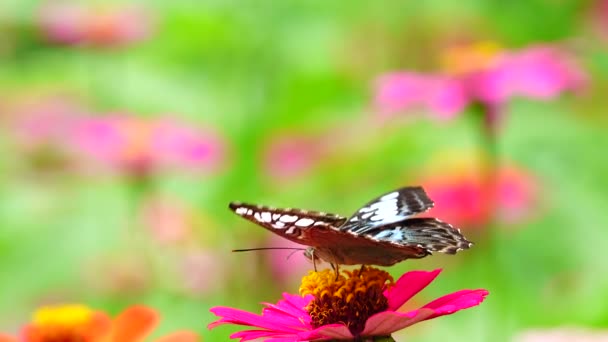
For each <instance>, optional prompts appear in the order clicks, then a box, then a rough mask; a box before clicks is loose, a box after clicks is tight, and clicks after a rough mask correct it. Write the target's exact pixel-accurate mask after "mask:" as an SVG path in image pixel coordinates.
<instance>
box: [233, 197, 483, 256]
mask: <svg viewBox="0 0 608 342" xmlns="http://www.w3.org/2000/svg"><path fill="white" fill-rule="evenodd" d="M432 207H433V202H432V201H431V200H430V199H429V198H428V196H427V195H426V193H425V192H424V190H423V189H422V188H421V187H404V188H401V189H397V190H395V191H392V192H389V193H387V194H384V195H382V196H380V197H378V198H376V199H374V200H372V201H370V202H369V203H367V204H366V205H365V206H363V207H362V208H360V209H359V210H358V211H357V212H356V213H355V214H354V215H352V216H351V217H350V218H346V217H342V216H340V215H335V214H328V213H324V212H317V211H307V210H301V209H291V208H288V209H277V208H272V207H267V206H259V205H252V204H244V203H240V202H233V203H230V209H231V210H233V211H234V212H235V213H236V214H237V215H240V216H242V217H244V218H245V219H247V220H249V221H252V222H254V223H256V224H258V225H261V226H262V227H264V228H266V229H268V230H270V231H272V232H274V233H276V234H278V235H280V236H282V237H284V238H286V239H289V240H291V241H294V242H296V243H299V244H302V245H306V246H310V247H309V248H308V249H307V252H306V253H305V255H307V256H308V257H309V258H310V259H313V260H315V259H321V260H325V261H327V262H329V263H331V264H334V265H357V264H364V265H380V266H390V265H394V264H396V263H398V262H400V261H403V260H406V259H418V258H423V257H425V256H427V255H429V254H432V252H435V251H438V252H442V253H447V254H455V253H456V252H457V251H459V250H462V249H468V248H469V247H470V246H471V245H472V244H471V243H470V242H469V241H467V240H466V239H465V238H464V236H462V234H461V233H460V231H459V230H457V229H455V228H453V227H452V226H451V225H449V224H448V223H445V222H442V221H440V220H438V219H435V218H416V217H412V216H413V215H416V214H419V213H422V212H424V211H427V210H428V209H430V208H432Z"/></svg>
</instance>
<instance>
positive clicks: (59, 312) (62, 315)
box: [27, 305, 95, 342]
mask: <svg viewBox="0 0 608 342" xmlns="http://www.w3.org/2000/svg"><path fill="white" fill-rule="evenodd" d="M94 314H95V312H93V311H92V310H91V309H89V308H88V307H86V306H83V305H64V306H56V307H42V308H40V309H39V310H38V311H36V312H35V313H34V317H33V321H32V325H31V326H30V328H31V329H30V330H28V339H27V340H28V341H31V342H88V341H91V338H90V335H91V332H90V325H91V323H92V321H93V318H94Z"/></svg>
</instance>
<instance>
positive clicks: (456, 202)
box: [418, 163, 538, 229]
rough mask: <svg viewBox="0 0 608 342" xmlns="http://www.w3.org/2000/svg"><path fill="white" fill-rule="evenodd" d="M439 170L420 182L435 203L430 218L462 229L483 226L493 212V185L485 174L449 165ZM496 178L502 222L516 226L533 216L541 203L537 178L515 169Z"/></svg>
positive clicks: (505, 168)
mask: <svg viewBox="0 0 608 342" xmlns="http://www.w3.org/2000/svg"><path fill="white" fill-rule="evenodd" d="M435 168H436V169H437V171H436V172H435V171H429V172H427V173H426V174H425V176H423V177H421V178H420V179H419V180H418V182H419V183H420V184H422V185H423V186H424V188H425V190H426V191H427V193H428V194H429V196H430V197H431V198H432V199H433V201H434V202H435V207H434V208H433V209H431V211H429V215H432V216H433V217H438V218H440V219H443V220H446V221H448V222H452V223H453V224H454V225H456V226H458V227H459V228H462V229H468V228H472V227H482V226H483V225H484V224H485V222H486V219H487V218H488V217H489V215H491V213H490V211H491V210H492V208H491V207H490V206H489V201H488V200H487V195H488V192H489V188H488V187H490V186H491V185H489V184H487V183H486V180H485V179H484V175H483V172H480V171H479V170H477V169H475V167H474V165H471V167H468V168H467V167H465V166H463V165H458V164H450V163H445V164H443V166H442V167H435ZM445 170H450V171H449V172H446V171H445ZM496 177H497V179H496V184H495V186H496V206H497V208H496V209H497V211H498V213H497V214H498V219H499V220H500V221H502V222H504V223H510V224H513V223H516V222H519V221H521V220H524V219H526V218H528V217H530V216H532V215H533V212H534V210H535V209H536V207H537V206H536V205H535V204H536V203H537V201H538V183H537V180H536V178H535V177H533V176H532V175H531V174H530V173H529V172H526V171H525V170H523V169H521V168H518V167H515V166H503V167H500V168H499V170H498V171H497V174H496Z"/></svg>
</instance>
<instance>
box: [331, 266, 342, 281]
mask: <svg viewBox="0 0 608 342" xmlns="http://www.w3.org/2000/svg"><path fill="white" fill-rule="evenodd" d="M330 265H331V269H332V270H334V272H336V280H338V277H339V276H340V265H338V264H334V263H331V264H330Z"/></svg>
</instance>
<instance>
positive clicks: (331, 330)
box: [312, 324, 354, 340]
mask: <svg viewBox="0 0 608 342" xmlns="http://www.w3.org/2000/svg"><path fill="white" fill-rule="evenodd" d="M312 332H313V333H316V334H319V335H320V336H324V337H329V338H336V339H341V340H351V339H352V338H353V337H354V336H353V334H351V332H350V330H348V327H347V326H346V325H344V324H327V325H324V326H322V327H319V328H317V329H315V330H313V331H312Z"/></svg>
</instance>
